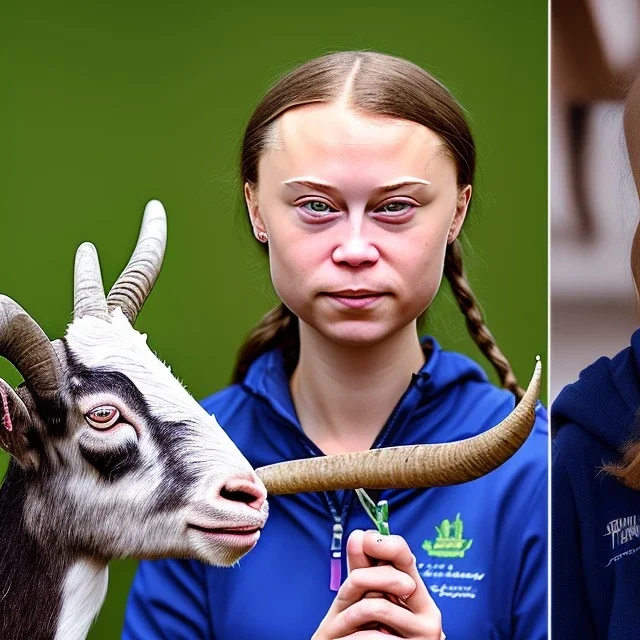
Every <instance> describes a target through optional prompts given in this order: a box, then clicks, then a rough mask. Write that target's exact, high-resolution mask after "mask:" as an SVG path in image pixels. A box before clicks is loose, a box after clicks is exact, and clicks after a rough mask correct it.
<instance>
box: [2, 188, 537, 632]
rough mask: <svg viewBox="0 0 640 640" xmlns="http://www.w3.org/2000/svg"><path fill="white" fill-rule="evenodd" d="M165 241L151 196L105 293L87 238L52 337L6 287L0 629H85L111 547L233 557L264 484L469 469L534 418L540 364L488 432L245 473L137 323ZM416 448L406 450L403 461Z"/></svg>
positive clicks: (362, 480) (220, 561) (351, 483)
mask: <svg viewBox="0 0 640 640" xmlns="http://www.w3.org/2000/svg"><path fill="white" fill-rule="evenodd" d="M165 241H166V217H165V213H164V209H163V208H162V205H161V204H160V203H159V202H158V201H154V200H152V201H150V202H149V203H148V204H147V207H146V209H145V214H144V218H143V222H142V228H141V231H140V236H139V238H138V242H137V244H136V247H135V249H134V252H133V255H132V258H131V260H130V261H129V263H128V265H127V267H126V268H125V269H124V271H123V272H122V274H121V275H120V277H119V278H118V280H117V281H116V283H115V284H114V286H113V287H112V289H111V291H110V292H109V294H108V296H106V297H105V294H104V289H103V284H102V279H101V275H100V266H99V262H98V258H97V253H96V250H95V248H94V247H93V245H91V244H89V243H85V244H83V245H81V246H80V247H79V249H78V251H77V253H76V260H75V269H74V315H73V321H72V322H71V324H70V325H69V326H68V328H67V332H66V335H65V337H64V338H62V339H60V340H55V341H54V342H50V341H49V339H48V338H47V336H46V335H45V334H44V332H43V331H42V329H40V327H39V326H38V325H37V323H36V322H35V321H34V320H33V319H32V318H31V317H30V316H29V315H28V314H27V313H26V312H25V311H24V310H23V309H22V308H21V307H20V306H19V305H18V304H17V303H16V302H14V301H13V300H11V299H10V298H8V297H6V296H0V355H1V356H3V357H5V358H7V359H8V360H9V361H11V362H12V363H13V364H14V366H15V367H16V368H17V369H18V371H19V372H20V373H21V375H22V377H23V378H24V383H23V384H21V385H20V386H18V388H17V389H15V390H13V389H12V388H11V387H10V386H9V385H8V384H7V383H6V382H5V381H3V380H1V379H0V403H1V405H2V406H1V411H0V413H1V414H2V424H1V425H0V446H1V447H2V448H3V449H5V450H6V451H8V452H9V453H10V454H11V456H12V461H11V463H10V465H9V469H8V471H7V474H6V476H5V479H4V482H3V484H2V486H1V487H0V522H2V525H3V544H2V550H1V551H0V638H3V639H5V638H6V639H7V640H12V639H14V638H15V639H18V638H29V639H30V640H40V639H41V640H50V639H54V640H82V638H85V637H86V634H87V632H88V629H89V626H90V625H91V622H92V620H93V618H94V617H95V615H96V614H97V612H98V611H99V609H100V607H101V605H102V602H103V600H104V597H105V594H106V589H107V575H108V569H107V565H108V562H109V560H110V559H113V558H121V557H125V556H131V557H137V558H158V557H179V558H195V559H198V560H201V561H203V562H206V563H210V564H215V565H219V566H229V565H231V564H233V563H234V562H236V561H237V560H238V559H239V558H240V557H241V556H242V555H244V554H245V553H247V552H248V551H249V550H250V549H251V548H253V546H254V545H255V544H256V542H257V541H258V538H259V535H260V530H261V528H262V527H263V526H264V524H265V521H266V518H267V512H268V505H267V501H266V497H267V489H269V492H270V493H271V494H278V493H291V492H298V491H316V490H319V489H332V488H343V489H353V488H357V487H360V486H366V487H371V488H378V487H380V488H384V487H402V486H412V487H420V486H437V485H442V484H454V483H457V482H465V481H467V480H470V479H473V478H475V477H478V476H480V475H483V474H484V473H488V472H489V471H491V470H492V469H493V468H495V467H497V466H498V465H499V464H501V463H502V462H504V461H505V460H506V459H507V458H508V457H509V456H510V455H512V454H513V453H514V452H515V450H516V449H517V448H518V447H519V446H520V444H521V443H522V442H523V441H524V439H525V438H526V436H527V435H528V433H529V431H530V429H531V427H532V425H533V420H534V414H533V410H534V406H535V402H536V400H537V395H538V392H539V384H540V367H539V364H538V366H537V367H536V371H535V373H534V377H533V379H532V382H531V383H530V385H529V388H528V390H527V392H526V394H525V396H524V398H523V399H522V401H521V402H520V403H519V404H518V405H517V407H516V408H515V409H514V411H513V412H512V414H511V415H510V416H509V417H507V418H506V419H505V420H504V421H503V422H502V423H500V424H499V425H497V426H496V427H494V428H493V429H491V430H490V431H488V432H486V433H484V434H482V435H481V436H476V437H475V438H470V439H469V440H466V441H462V442H459V443H453V444H444V445H424V446H422V447H398V448H395V449H388V450H378V451H367V452H362V453H360V454H348V455H347V456H329V457H326V458H318V459H309V460H303V461H293V462H291V463H283V464H282V465H271V466H270V467H264V468H263V469H258V470H256V472H254V470H252V469H251V467H250V465H249V463H248V462H247V461H246V459H245V458H244V457H243V456H242V454H241V453H240V452H239V451H238V450H237V448H236V447H235V445H234V444H233V443H232V442H231V440H230V439H229V437H228V436H227V435H226V434H225V432H224V431H223V430H222V429H221V428H220V426H219V425H218V424H217V422H216V420H215V418H214V417H213V416H210V415H208V414H207V413H206V411H204V409H202V408H201V407H200V405H199V404H198V403H197V402H196V401H195V400H194V399H193V398H192V397H191V396H190V395H189V394H188V392H187V391H186V389H185V388H184V387H183V386H182V385H181V384H180V382H179V381H178V380H176V379H175V378H174V377H173V375H172V374H171V372H170V369H169V368H168V367H167V366H166V365H164V364H163V363H162V362H161V361H160V360H158V358H157V357H156V356H155V355H154V354H153V352H152V351H151V350H150V349H149V347H148V346H147V344H146V336H144V335H141V334H140V333H138V332H137V331H135V330H134V329H133V323H134V322H135V319H136V316H137V315H138V312H139V311H140V309H141V307H142V305H143V304H144V301H145V299H146V297H147V296H148V294H149V292H150V290H151V288H152V287H153V285H154V283H155V280H156V277H157V275H158V272H159V270H160V266H161V263H162V258H163V255H164V248H165ZM409 455H410V456H413V459H414V460H415V462H413V463H410V464H408V463H407V461H406V458H407V456H409ZM372 456H373V457H374V458H375V464H373V463H372V460H371V457H372ZM385 456H387V457H388V456H391V458H390V460H387V462H385V461H384V460H383V457H385ZM394 456H395V458H394ZM397 456H401V459H402V464H398V462H397V461H398V460H399V459H400V458H398V457H397ZM288 465H289V466H288ZM290 465H293V467H291V466H290ZM373 470H377V471H378V472H379V474H380V475H379V477H377V478H376V477H375V476H374V475H372V471H373ZM399 471H402V473H403V475H399ZM260 477H262V479H263V480H264V482H263V480H261V479H260ZM265 485H266V486H265Z"/></svg>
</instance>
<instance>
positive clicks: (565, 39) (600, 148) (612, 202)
mask: <svg viewBox="0 0 640 640" xmlns="http://www.w3.org/2000/svg"><path fill="white" fill-rule="evenodd" d="M551 33H552V41H551V51H552V56H551V136H550V141H551V142H550V164H551V172H550V190H551V197H550V209H551V212H550V224H551V260H550V265H551V277H550V284H551V296H552V297H551V308H552V313H551V371H552V375H551V382H550V398H549V400H550V402H552V401H553V399H555V397H556V395H557V394H558V392H559V391H560V390H561V389H562V387H563V386H564V385H565V384H567V383H569V382H572V381H573V380H575V379H577V377H578V374H579V372H580V371H581V370H582V369H583V368H584V367H585V366H587V365H588V364H590V363H591V362H593V361H594V360H595V359H596V358H598V357H599V356H602V355H606V356H612V355H614V354H615V353H617V352H618V351H619V350H620V349H622V348H624V347H626V346H628V344H629V340H630V337H631V334H632V333H633V331H634V330H635V329H636V328H637V327H638V324H639V321H638V318H637V316H636V313H635V293H634V286H633V279H632V277H631V267H630V258H629V255H630V249H631V241H632V239H633V234H634V233H635V229H636V226H637V222H638V195H637V192H636V189H635V185H634V182H633V178H632V175H631V169H630V167H629V164H628V160H627V156H626V147H625V142H624V136H623V130H622V112H623V103H622V101H623V99H624V96H625V94H626V92H627V89H628V87H629V85H630V83H631V80H632V78H633V77H634V75H635V73H636V71H637V70H638V69H639V62H640V2H638V0H608V1H607V2H603V1H602V0H554V2H552V3H551Z"/></svg>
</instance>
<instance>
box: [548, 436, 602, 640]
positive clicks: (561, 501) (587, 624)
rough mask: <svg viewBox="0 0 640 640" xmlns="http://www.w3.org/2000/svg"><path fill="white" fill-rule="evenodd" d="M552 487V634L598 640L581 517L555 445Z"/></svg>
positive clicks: (567, 475) (554, 635)
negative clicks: (588, 590) (585, 570)
mask: <svg viewBox="0 0 640 640" xmlns="http://www.w3.org/2000/svg"><path fill="white" fill-rule="evenodd" d="M551 473H552V483H551V504H552V508H551V523H552V527H551V567H552V569H551V578H552V580H551V630H552V634H553V637H554V638H580V639H581V640H596V635H595V631H594V625H593V623H592V620H591V615H590V611H589V603H588V600H587V595H586V585H585V583H584V577H583V570H582V560H581V557H580V539H579V527H578V515H577V510H576V503H575V498H574V495H573V490H572V487H571V482H570V479H569V474H568V472H567V468H566V466H565V464H564V462H563V461H562V456H561V452H560V449H559V448H558V447H557V445H556V444H555V442H554V445H553V454H552V468H551Z"/></svg>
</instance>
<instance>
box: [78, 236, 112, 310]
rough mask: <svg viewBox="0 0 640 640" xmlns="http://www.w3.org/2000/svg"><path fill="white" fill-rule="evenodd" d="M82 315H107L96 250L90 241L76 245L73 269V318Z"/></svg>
mask: <svg viewBox="0 0 640 640" xmlns="http://www.w3.org/2000/svg"><path fill="white" fill-rule="evenodd" d="M83 316H96V317H98V318H103V319H105V320H106V319H107V318H108V317H109V312H108V310H107V299H106V298H105V295H104V285H103V284H102V275H101V273H100V262H99V260H98V252H97V251H96V248H95V247H94V246H93V245H92V244H91V243H90V242H84V243H82V244H81V245H80V246H79V247H78V250H77V251H76V260H75V266H74V269H73V318H74V320H76V319H78V318H82V317H83Z"/></svg>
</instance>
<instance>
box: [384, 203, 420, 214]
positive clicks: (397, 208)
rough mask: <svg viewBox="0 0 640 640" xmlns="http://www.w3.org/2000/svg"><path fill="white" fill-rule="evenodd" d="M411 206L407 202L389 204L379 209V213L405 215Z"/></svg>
mask: <svg viewBox="0 0 640 640" xmlns="http://www.w3.org/2000/svg"><path fill="white" fill-rule="evenodd" d="M412 206H413V205H411V204H409V203H408V202H389V203H388V204H385V205H383V206H382V207H380V209H379V211H381V212H382V213H405V212H406V211H408V210H409V209H411V207H412Z"/></svg>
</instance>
